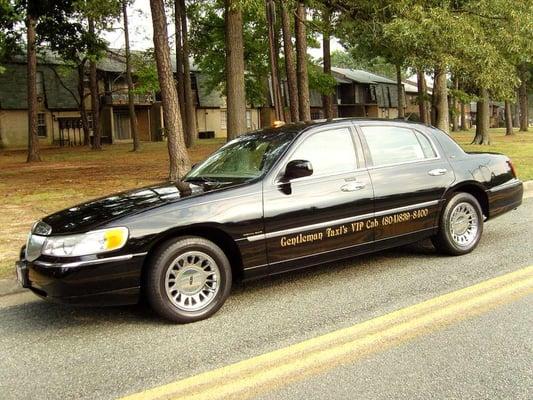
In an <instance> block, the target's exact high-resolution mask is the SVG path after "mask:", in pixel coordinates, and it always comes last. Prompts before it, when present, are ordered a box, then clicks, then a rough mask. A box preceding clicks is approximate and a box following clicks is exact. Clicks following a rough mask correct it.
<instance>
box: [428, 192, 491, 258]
mask: <svg viewBox="0 0 533 400" xmlns="http://www.w3.org/2000/svg"><path fill="white" fill-rule="evenodd" d="M482 233H483V212H482V211H481V206H480V205H479V202H478V201H477V199H476V198H475V197H474V196H472V195H470V194H468V193H456V194H455V195H454V196H453V197H452V198H450V199H449V200H448V202H447V203H446V205H445V207H444V210H443V211H442V213H441V216H440V221H439V231H438V232H437V234H436V235H435V236H434V237H433V238H432V239H431V240H432V242H433V245H434V246H435V248H436V249H437V250H438V251H439V252H441V253H444V254H449V255H453V256H459V255H462V254H467V253H470V252H471V251H472V250H474V249H475V248H476V246H477V245H478V243H479V240H480V239H481V234H482Z"/></svg>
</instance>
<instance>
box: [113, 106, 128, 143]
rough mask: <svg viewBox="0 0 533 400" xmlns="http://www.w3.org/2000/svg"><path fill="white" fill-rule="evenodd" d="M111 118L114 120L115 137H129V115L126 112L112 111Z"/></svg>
mask: <svg viewBox="0 0 533 400" xmlns="http://www.w3.org/2000/svg"><path fill="white" fill-rule="evenodd" d="M113 119H114V121H115V139H117V140H127V139H131V130H130V116H129V115H128V113H127V112H120V111H119V112H117V111H115V112H114V113H113Z"/></svg>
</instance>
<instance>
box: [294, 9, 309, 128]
mask: <svg viewBox="0 0 533 400" xmlns="http://www.w3.org/2000/svg"><path fill="white" fill-rule="evenodd" d="M305 20H306V12H305V5H304V2H303V1H298V6H297V9H296V17H295V20H294V25H295V31H296V74H297V78H298V93H299V96H298V109H299V112H300V121H310V120H311V101H310V97H309V76H308V74H307V32H306V31H307V29H306V26H305Z"/></svg>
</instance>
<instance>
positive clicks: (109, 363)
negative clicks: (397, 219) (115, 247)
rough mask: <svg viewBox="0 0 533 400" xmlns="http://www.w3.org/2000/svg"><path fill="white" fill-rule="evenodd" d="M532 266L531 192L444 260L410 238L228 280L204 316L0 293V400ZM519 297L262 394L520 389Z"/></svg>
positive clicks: (113, 378) (189, 359)
mask: <svg viewBox="0 0 533 400" xmlns="http://www.w3.org/2000/svg"><path fill="white" fill-rule="evenodd" d="M529 265H533V199H529V200H526V201H525V203H524V205H523V206H522V207H521V208H519V209H518V210H516V211H514V212H512V213H509V214H507V215H504V216H502V217H500V218H498V219H495V220H494V221H492V222H489V223H488V224H487V225H486V226H485V232H484V236H483V239H482V242H481V244H480V246H479V247H478V248H477V249H476V251H474V252H473V253H471V254H469V255H466V256H462V257H454V258H451V257H444V256H440V255H437V254H435V252H434V251H433V249H432V248H431V247H428V246H409V247H404V248H400V249H395V250H391V251H387V252H382V253H379V254H374V255H369V256H363V257H359V258H354V259H352V260H348V261H346V262H342V263H336V264H328V265H323V266H321V267H317V268H314V269H310V270H307V271H304V272H297V273H290V274H286V275H283V276H279V277H276V278H272V279H267V280H263V281H259V282H253V283H247V284H238V285H237V286H236V287H235V288H234V290H233V292H232V296H231V297H230V299H229V300H228V302H227V303H226V305H225V306H224V307H223V308H222V309H221V310H220V311H219V312H218V313H217V314H216V315H215V316H214V317H212V318H211V319H209V320H206V321H202V322H199V323H195V324H190V325H185V326H178V325H170V324H167V323H166V322H164V321H162V320H159V319H158V318H157V317H155V316H154V315H153V314H152V313H151V312H150V311H149V310H148V309H145V308H142V307H120V308H98V309H83V308H70V307H66V306H58V305H53V304H48V303H45V302H42V301H32V302H27V299H28V298H31V297H29V296H28V295H17V296H9V297H4V298H0V398H1V399H30V398H31V399H35V398H40V399H70V398H72V399H100V398H101V399H113V398H117V397H120V396H124V395H127V394H130V393H134V392H138V391H141V390H143V389H147V388H151V387H154V386H158V385H162V384H165V383H168V382H171V381H174V380H177V379H180V378H184V377H187V376H192V375H196V374H198V373H200V372H203V371H207V370H211V369H214V368H218V367H221V366H224V365H228V364H230V363H233V362H236V361H240V360H244V359H248V358H250V357H253V356H257V355H259V354H263V353H265V352H268V351H271V350H275V349H278V348H282V347H285V346H288V345H291V344H294V343H298V342H301V341H302V340H305V339H309V338H313V337H316V336H319V335H322V334H325V333H327V332H331V331H335V330H337V329H340V328H343V327H348V326H352V325H354V324H357V323H359V322H362V321H365V320H368V319H370V318H373V317H376V316H380V315H384V314H387V313H389V312H391V311H393V310H397V309H399V308H402V307H406V306H409V305H413V304H417V303H419V302H421V301H424V300H427V299H431V298H434V297H435V296H438V295H441V294H444V293H448V292H451V291H454V290H457V289H460V288H463V287H467V286H470V285H473V284H476V283H478V282H482V281H485V280H487V279H490V278H492V277H495V276H499V275H502V274H505V273H508V272H511V271H515V270H518V269H521V268H523V267H526V266H529ZM531 306H532V300H531V297H528V298H523V299H521V300H518V301H516V302H514V303H511V304H508V305H505V306H502V307H500V308H497V309H494V310H491V311H489V312H487V313H485V314H482V315H480V316H478V317H475V318H472V319H468V320H466V321H463V322H460V323H457V324H454V325H452V326H449V327H447V328H446V329H444V330H440V331H437V332H433V333H431V334H427V335H423V336H420V337H417V338H416V339H413V340H411V341H408V342H407V343H403V344H402V345H399V346H396V347H394V348H391V349H389V350H386V351H384V352H382V353H377V354H374V355H372V356H371V357H368V358H365V359H363V360H360V361H358V362H356V363H353V364H350V365H348V366H344V367H342V368H340V367H339V368H335V369H333V370H330V371H328V372H326V373H324V374H321V375H319V376H316V377H314V378H312V379H307V380H303V381H300V382H295V383H292V384H290V385H288V386H286V387H283V388H280V389H276V390H275V391H272V392H270V393H266V394H264V396H265V398H306V397H308V398H355V397H356V394H357V393H359V394H360V396H359V397H360V398H391V397H393V398H396V397H397V398H414V397H417V396H416V394H419V395H420V396H419V397H420V398H428V397H431V398H449V397H457V398H520V397H521V396H522V397H523V398H531V396H532V393H533V389H532V387H533V373H532V367H531V362H530V360H531V359H532V358H533V351H532V342H531V331H532V330H533V329H532V328H533V320H532V318H531V314H532V313H531Z"/></svg>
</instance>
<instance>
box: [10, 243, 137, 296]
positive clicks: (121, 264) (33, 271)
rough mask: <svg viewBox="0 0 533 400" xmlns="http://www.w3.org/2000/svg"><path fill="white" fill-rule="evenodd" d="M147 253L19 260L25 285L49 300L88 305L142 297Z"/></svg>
mask: <svg viewBox="0 0 533 400" xmlns="http://www.w3.org/2000/svg"><path fill="white" fill-rule="evenodd" d="M145 255H146V254H145V253H142V254H127V255H122V256H115V257H108V258H96V259H89V260H87V259H86V260H76V261H71V262H57V259H56V260H50V259H45V258H44V257H40V258H39V259H37V260H35V261H33V262H29V261H26V260H24V259H21V260H20V261H18V262H17V271H18V273H17V275H19V281H20V282H21V284H22V286H23V287H26V288H28V289H30V290H31V291H32V292H33V293H35V294H36V295H38V296H39V297H42V298H43V299H45V300H48V301H52V302H56V303H67V304H76V305H88V306H107V305H122V304H134V303H137V302H138V301H139V295H140V285H141V271H142V266H143V263H144V258H145Z"/></svg>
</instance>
